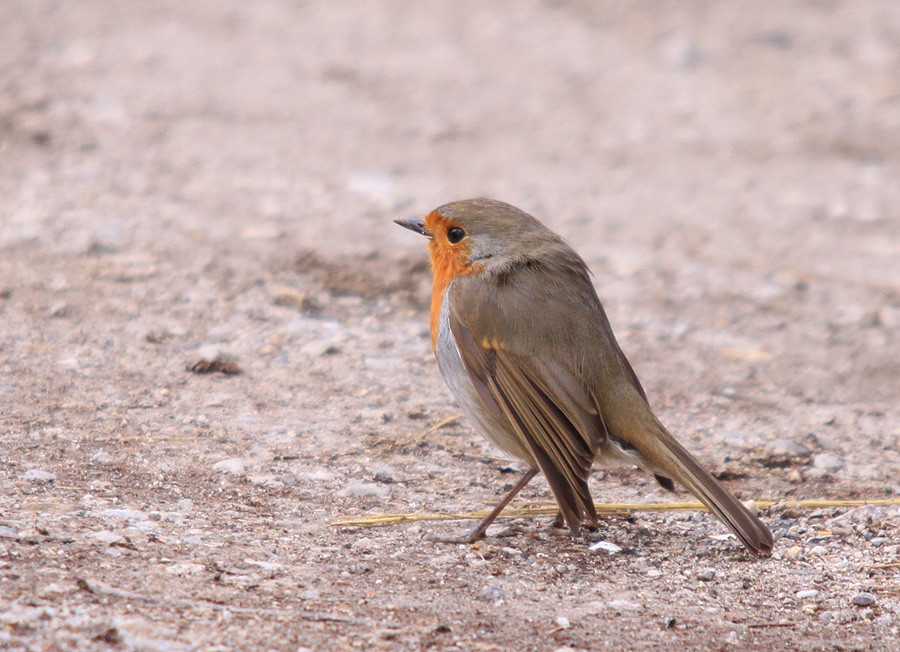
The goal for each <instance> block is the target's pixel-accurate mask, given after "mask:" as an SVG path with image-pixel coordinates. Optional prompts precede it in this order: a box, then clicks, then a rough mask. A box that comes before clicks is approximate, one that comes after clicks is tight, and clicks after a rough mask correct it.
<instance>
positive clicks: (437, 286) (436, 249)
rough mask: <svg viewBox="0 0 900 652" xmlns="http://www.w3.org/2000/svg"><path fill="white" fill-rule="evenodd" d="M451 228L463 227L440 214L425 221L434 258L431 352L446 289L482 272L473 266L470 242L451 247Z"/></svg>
mask: <svg viewBox="0 0 900 652" xmlns="http://www.w3.org/2000/svg"><path fill="white" fill-rule="evenodd" d="M452 226H460V224H458V223H457V222H454V221H453V220H450V219H447V218H446V217H444V216H443V215H441V214H440V213H438V212H437V211H432V212H431V213H429V214H428V215H427V216H426V217H425V228H426V229H428V230H429V231H430V232H431V234H432V238H431V240H430V241H429V242H428V252H429V254H430V257H431V274H432V278H433V279H434V284H433V285H432V289H431V348H432V349H435V350H436V349H437V338H438V325H439V324H440V320H441V306H442V304H443V301H444V292H445V291H446V290H447V286H448V285H450V282H451V281H452V280H453V279H455V278H456V277H457V276H464V275H466V274H474V273H475V272H477V271H479V270H480V269H481V266H480V265H472V264H471V260H470V256H471V251H472V249H471V246H470V244H469V239H468V238H465V239H464V240H463V241H462V242H459V243H457V244H451V243H450V241H449V240H447V229H449V228H450V227H452Z"/></svg>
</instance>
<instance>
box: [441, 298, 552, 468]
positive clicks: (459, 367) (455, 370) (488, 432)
mask: <svg viewBox="0 0 900 652" xmlns="http://www.w3.org/2000/svg"><path fill="white" fill-rule="evenodd" d="M452 285H453V284H452V283H451V284H450V285H449V286H447V289H446V290H445V291H444V298H443V301H442V302H441V317H440V321H439V322H438V337H437V347H436V350H435V355H437V361H438V367H439V368H440V370H441V374H442V375H443V376H444V380H445V381H447V386H448V387H450V391H451V392H452V393H453V396H454V397H455V398H456V401H457V402H458V403H459V406H460V407H461V408H462V411H463V412H464V413H465V414H466V416H467V417H468V418H469V421H471V422H472V425H474V426H475V429H476V430H477V431H478V432H480V433H481V434H482V435H483V436H484V437H486V438H487V439H488V440H490V441H491V442H492V443H494V444H495V445H496V446H498V447H499V448H501V449H502V450H503V451H505V452H506V453H508V454H509V455H512V456H513V457H516V458H518V459H520V460H522V461H523V462H525V463H526V464H529V465H530V466H531V467H532V468H537V464H536V462H535V460H534V458H533V456H532V455H531V453H530V451H529V450H528V449H527V447H526V446H525V444H524V443H523V442H521V441H520V440H519V438H518V437H517V436H516V435H515V433H514V432H513V430H512V428H511V427H510V426H509V424H508V423H507V422H506V420H505V419H503V420H500V419H496V418H495V417H494V416H493V415H491V414H490V413H489V412H488V411H487V409H485V407H484V405H483V403H482V402H481V398H480V397H479V396H478V392H477V390H476V389H475V386H474V385H473V384H472V381H471V380H470V379H469V373H468V372H467V371H466V368H465V365H464V364H463V361H462V357H461V356H460V353H459V348H457V346H456V340H455V339H454V338H453V332H452V331H451V330H450V302H449V297H448V296H447V295H448V293H449V292H450V287H452Z"/></svg>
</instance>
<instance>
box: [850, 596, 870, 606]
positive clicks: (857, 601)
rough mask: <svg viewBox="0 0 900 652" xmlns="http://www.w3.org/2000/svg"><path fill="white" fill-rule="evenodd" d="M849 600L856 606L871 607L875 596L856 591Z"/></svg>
mask: <svg viewBox="0 0 900 652" xmlns="http://www.w3.org/2000/svg"><path fill="white" fill-rule="evenodd" d="M850 602H851V603H853V605H854V606H857V607H871V606H872V605H874V604H875V596H874V595H872V594H871V593H865V592H863V593H857V594H856V595H854V596H853V598H852V599H851V600H850Z"/></svg>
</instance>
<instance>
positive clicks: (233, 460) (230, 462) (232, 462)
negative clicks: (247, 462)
mask: <svg viewBox="0 0 900 652" xmlns="http://www.w3.org/2000/svg"><path fill="white" fill-rule="evenodd" d="M212 467H213V470H214V471H219V472H221V473H232V474H234V475H241V474H243V473H244V463H243V462H242V461H241V459H240V458H239V457H230V458H228V459H226V460H222V461H221V462H216V463H215V464H213V466H212Z"/></svg>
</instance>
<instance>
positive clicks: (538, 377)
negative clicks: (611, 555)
mask: <svg viewBox="0 0 900 652" xmlns="http://www.w3.org/2000/svg"><path fill="white" fill-rule="evenodd" d="M450 328H451V330H452V332H453V336H454V339H455V341H456V344H457V349H458V350H459V354H460V357H461V359H462V361H463V365H464V367H465V369H466V371H467V373H468V374H469V377H470V379H471V380H472V383H473V384H474V386H475V388H476V390H477V391H478V394H479V396H480V397H481V400H482V402H483V403H484V404H485V407H486V409H487V410H488V411H489V412H490V413H491V414H492V415H493V416H494V417H495V418H496V417H497V416H498V415H502V419H501V422H502V423H503V425H504V426H505V427H506V428H507V430H508V433H509V434H510V435H511V436H513V437H515V438H517V439H518V440H519V442H520V443H521V444H523V445H524V447H525V448H526V449H527V450H529V451H531V453H532V455H533V457H534V459H535V461H536V462H537V464H538V466H539V467H540V470H541V471H542V472H543V473H544V475H545V476H546V478H547V481H548V483H549V485H550V488H551V490H552V491H553V494H554V496H555V497H556V499H557V502H558V503H559V505H560V509H561V510H562V512H563V515H564V516H565V518H566V522H567V523H568V525H569V527H570V528H572V529H573V530H577V529H578V528H579V527H580V525H581V523H582V521H584V520H585V519H587V520H589V521H590V522H591V523H596V521H597V514H596V511H595V510H594V505H593V501H592V500H591V496H590V491H589V489H588V485H587V480H588V477H589V475H590V470H591V465H592V463H593V461H594V458H595V457H596V454H597V451H598V449H599V447H600V445H601V444H602V443H603V442H604V441H605V439H606V427H605V425H604V424H603V419H602V417H601V416H600V413H599V410H597V409H596V404H595V402H594V400H593V398H592V397H591V395H590V394H589V393H588V392H587V391H586V390H585V389H584V388H583V387H581V385H580V384H579V383H578V381H577V380H576V379H575V377H574V376H573V375H572V374H571V373H570V372H569V371H568V370H566V369H565V368H564V367H563V366H562V365H560V364H558V363H556V362H555V361H552V360H536V359H535V358H534V357H533V356H530V355H528V354H526V353H522V352H518V351H516V350H515V348H514V345H513V343H508V342H500V341H497V340H490V341H489V340H487V339H484V338H479V334H478V333H473V332H472V331H471V329H470V328H469V327H468V326H467V325H465V324H464V323H463V322H462V320H461V319H460V318H459V316H458V315H456V314H455V311H454V310H453V307H452V304H451V309H450Z"/></svg>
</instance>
